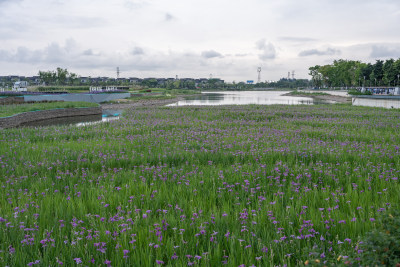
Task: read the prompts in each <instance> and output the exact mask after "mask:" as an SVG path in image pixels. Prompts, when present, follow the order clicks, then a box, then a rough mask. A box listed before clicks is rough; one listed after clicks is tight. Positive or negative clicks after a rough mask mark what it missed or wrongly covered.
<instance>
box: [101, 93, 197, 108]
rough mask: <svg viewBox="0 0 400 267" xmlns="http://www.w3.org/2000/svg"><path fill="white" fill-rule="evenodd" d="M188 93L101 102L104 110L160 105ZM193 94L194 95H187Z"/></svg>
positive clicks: (175, 100) (178, 98) (177, 99)
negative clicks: (158, 97) (157, 97)
mask: <svg viewBox="0 0 400 267" xmlns="http://www.w3.org/2000/svg"><path fill="white" fill-rule="evenodd" d="M184 96H186V95H178V96H176V97H174V98H171V99H138V100H128V101H126V102H122V103H112V104H110V103H107V104H101V108H102V109H103V110H107V109H128V108H140V107H158V106H164V105H168V104H173V103H176V102H178V101H181V100H184ZM187 96H192V95H187Z"/></svg>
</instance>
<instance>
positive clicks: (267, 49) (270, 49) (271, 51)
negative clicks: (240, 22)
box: [256, 39, 276, 61]
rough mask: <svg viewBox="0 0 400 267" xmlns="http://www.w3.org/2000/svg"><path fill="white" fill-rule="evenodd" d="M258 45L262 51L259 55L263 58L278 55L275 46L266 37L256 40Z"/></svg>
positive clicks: (271, 57)
mask: <svg viewBox="0 0 400 267" xmlns="http://www.w3.org/2000/svg"><path fill="white" fill-rule="evenodd" d="M256 47H257V49H258V50H260V51H261V54H259V56H258V57H259V58H260V59H261V60H263V61H265V60H268V59H274V58H275V57H276V49H275V46H274V45H273V44H272V43H270V42H268V43H267V41H266V40H265V39H261V40H258V41H257V42H256Z"/></svg>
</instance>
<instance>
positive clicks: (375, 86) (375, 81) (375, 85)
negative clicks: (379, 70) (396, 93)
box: [375, 78, 376, 87]
mask: <svg viewBox="0 0 400 267" xmlns="http://www.w3.org/2000/svg"><path fill="white" fill-rule="evenodd" d="M375 87H376V78H375Z"/></svg>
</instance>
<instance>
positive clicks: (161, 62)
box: [0, 0, 400, 82]
mask: <svg viewBox="0 0 400 267" xmlns="http://www.w3.org/2000/svg"><path fill="white" fill-rule="evenodd" d="M340 58H343V59H353V60H361V61H365V62H375V60H376V59H387V58H400V0H168V1H167V0H68V1H67V0H0V75H11V74H15V75H26V76H28V75H36V74H37V73H38V71H39V70H54V69H55V68H56V67H62V68H67V69H68V70H69V71H72V72H74V73H77V74H80V75H82V76H92V77H97V76H110V77H115V76H116V68H117V67H119V68H120V71H121V77H139V78H144V77H175V75H178V76H179V77H180V78H184V77H193V78H209V77H210V75H212V76H213V77H218V78H222V79H224V80H226V81H228V82H231V81H236V82H238V81H246V80H257V67H261V68H262V72H261V78H262V80H263V81H265V80H277V79H279V78H281V77H287V73H288V72H289V71H292V70H294V71H295V73H296V78H309V76H308V68H309V67H310V66H314V65H317V64H319V65H323V64H330V63H331V62H332V61H333V60H334V59H340Z"/></svg>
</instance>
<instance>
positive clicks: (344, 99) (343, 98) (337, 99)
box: [284, 91, 351, 103]
mask: <svg viewBox="0 0 400 267" xmlns="http://www.w3.org/2000/svg"><path fill="white" fill-rule="evenodd" d="M284 96H295V97H310V98H313V99H316V100H321V101H334V102H337V103H351V97H346V96H339V95H331V94H326V93H324V92H321V93H306V92H298V91H293V92H289V93H287V94H284Z"/></svg>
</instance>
